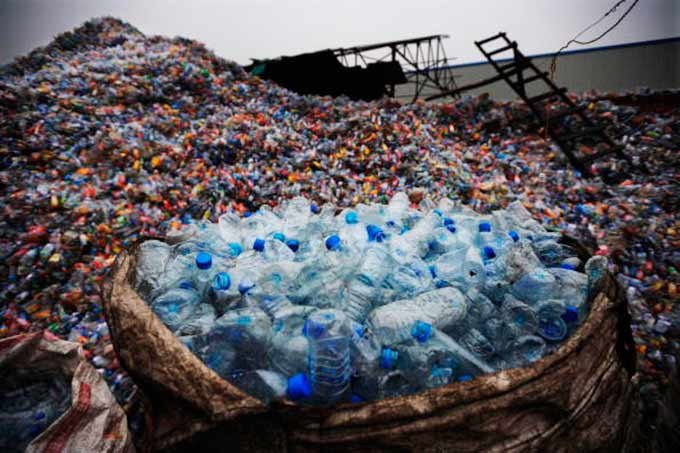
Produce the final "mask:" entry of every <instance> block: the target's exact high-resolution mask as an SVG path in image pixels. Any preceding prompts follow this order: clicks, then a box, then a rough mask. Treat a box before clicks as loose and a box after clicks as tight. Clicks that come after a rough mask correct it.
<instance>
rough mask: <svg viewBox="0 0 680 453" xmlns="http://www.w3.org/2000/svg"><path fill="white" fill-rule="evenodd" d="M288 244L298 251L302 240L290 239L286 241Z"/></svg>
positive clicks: (290, 247)
mask: <svg viewBox="0 0 680 453" xmlns="http://www.w3.org/2000/svg"><path fill="white" fill-rule="evenodd" d="M286 245H287V246H288V248H289V249H291V250H292V251H294V252H297V251H298V249H299V248H300V241H298V240H297V239H288V240H287V241H286Z"/></svg>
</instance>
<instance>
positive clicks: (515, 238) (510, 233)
mask: <svg viewBox="0 0 680 453" xmlns="http://www.w3.org/2000/svg"><path fill="white" fill-rule="evenodd" d="M508 236H510V237H511V238H512V241H513V242H517V241H519V234H517V231H514V230H510V231H508Z"/></svg>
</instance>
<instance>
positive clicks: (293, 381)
mask: <svg viewBox="0 0 680 453" xmlns="http://www.w3.org/2000/svg"><path fill="white" fill-rule="evenodd" d="M286 393H287V394H288V398H290V399H291V400H293V401H298V400H301V399H305V398H309V397H310V396H311V394H312V387H311V386H310V385H309V380H307V376H306V375H305V373H298V374H295V375H293V376H291V377H289V378H288V388H287V389H286Z"/></svg>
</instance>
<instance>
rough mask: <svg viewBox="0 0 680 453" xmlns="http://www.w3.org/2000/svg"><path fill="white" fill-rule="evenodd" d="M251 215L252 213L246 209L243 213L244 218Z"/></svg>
mask: <svg viewBox="0 0 680 453" xmlns="http://www.w3.org/2000/svg"><path fill="white" fill-rule="evenodd" d="M251 215H253V213H252V212H250V211H246V212H244V213H243V217H245V218H246V219H247V218H248V217H250V216H251Z"/></svg>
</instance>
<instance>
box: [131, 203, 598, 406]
mask: <svg viewBox="0 0 680 453" xmlns="http://www.w3.org/2000/svg"><path fill="white" fill-rule="evenodd" d="M421 205H423V206H421V209H413V208H411V203H410V201H409V199H408V197H407V196H406V194H404V193H398V194H396V195H395V196H394V197H393V198H392V199H391V200H390V202H389V203H388V204H386V205H384V204H359V205H357V206H356V207H355V208H353V209H344V210H342V211H340V212H339V213H338V214H337V215H336V208H335V207H334V206H333V205H330V204H329V205H324V206H323V207H322V208H319V207H318V206H316V205H312V204H310V203H309V201H308V200H306V199H305V198H301V197H298V198H294V199H293V200H291V201H290V202H287V203H284V204H282V205H280V206H279V207H277V208H275V209H271V208H270V207H269V206H267V205H265V206H262V207H261V208H260V209H259V210H258V211H257V212H255V213H254V214H252V215H249V216H247V217H239V216H236V215H234V214H225V215H222V216H221V217H220V218H219V221H218V222H217V223H210V222H199V223H197V224H193V225H191V226H190V227H187V228H185V229H182V230H179V231H177V232H174V233H173V234H171V235H170V236H169V237H168V242H169V243H165V242H160V241H156V240H152V241H147V242H144V243H142V244H141V246H140V248H139V255H138V262H137V268H136V274H135V275H136V276H135V287H136V288H137V291H138V292H139V293H140V294H141V295H142V297H143V298H144V299H145V300H146V301H147V302H148V303H149V305H150V306H151V308H152V309H153V311H154V312H155V313H156V315H157V316H158V317H159V318H160V319H161V320H162V321H163V322H164V323H165V325H166V326H167V327H168V328H169V329H171V330H172V331H173V332H174V333H175V334H176V335H177V336H178V337H179V338H180V339H181V340H182V341H183V342H184V344H185V345H186V346H187V347H188V348H189V349H190V350H191V351H193V352H194V353H195V354H196V355H197V356H198V357H199V358H201V359H202V360H203V361H204V362H205V363H206V364H207V365H208V366H209V367H210V368H212V369H213V370H214V371H216V372H217V373H218V374H220V375H221V376H222V377H224V378H226V379H228V380H230V381H232V382H234V383H235V384H237V385H239V386H240V387H242V388H243V389H244V390H246V391H248V392H249V393H251V394H253V395H254V396H257V397H259V398H261V399H263V400H265V401H269V400H271V399H273V398H281V397H284V396H287V397H288V398H290V399H293V400H296V401H300V402H303V403H312V404H332V403H336V402H340V401H350V400H352V401H365V400H373V399H377V398H384V397H389V396H398V395H405V394H411V393H414V392H417V391H420V390H422V389H426V388H433V387H437V386H440V385H444V384H448V383H451V382H456V381H466V380H471V379H473V378H475V377H477V376H479V375H482V374H485V373H490V372H493V371H495V370H499V369H505V368H513V367H522V366H525V365H527V364H529V363H531V362H533V361H536V360H538V359H540V358H541V357H542V356H544V355H545V354H547V353H550V352H551V351H553V350H554V349H555V348H556V347H557V346H558V345H559V344H560V343H561V342H562V341H564V340H565V338H566V337H567V336H568V335H569V333H570V332H571V331H573V330H574V329H575V328H576V327H577V326H578V325H579V324H580V323H581V322H582V321H583V319H584V318H585V317H586V316H587V304H586V300H587V295H588V289H589V285H590V287H591V288H592V286H593V284H594V282H595V280H596V279H597V278H598V277H599V276H601V275H602V273H603V272H604V270H606V260H605V259H604V258H602V257H595V258H591V260H589V261H588V263H582V262H581V261H580V260H579V258H578V257H577V256H576V254H575V252H574V251H573V250H571V249H570V247H568V246H566V245H563V244H560V243H559V242H558V239H559V236H560V235H559V234H557V233H549V232H547V231H546V230H545V229H544V228H543V227H542V226H541V225H540V224H539V223H538V222H536V221H535V220H533V219H532V218H531V215H530V214H529V213H528V212H527V211H526V210H525V209H524V208H523V207H522V206H521V204H519V203H514V204H511V205H510V206H509V207H508V208H507V209H505V210H498V211H493V212H492V213H491V214H490V215H479V214H476V213H474V212H473V211H471V210H469V209H462V208H461V207H459V206H458V207H456V206H455V204H454V203H453V202H451V201H450V200H448V199H444V200H442V201H441V202H440V203H439V205H438V206H437V207H436V208H434V206H431V204H430V203H428V202H423V203H421ZM432 208H434V209H432ZM577 269H579V270H581V271H583V272H587V273H588V275H586V273H583V272H579V271H578V270H577ZM584 269H585V270H584Z"/></svg>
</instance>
